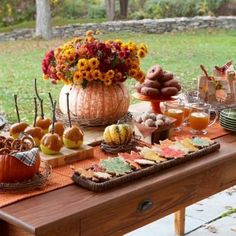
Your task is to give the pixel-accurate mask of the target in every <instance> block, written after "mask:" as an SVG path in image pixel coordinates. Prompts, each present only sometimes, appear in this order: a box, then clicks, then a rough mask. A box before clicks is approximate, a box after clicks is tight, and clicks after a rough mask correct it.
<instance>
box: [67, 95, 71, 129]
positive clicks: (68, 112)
mask: <svg viewBox="0 0 236 236" xmlns="http://www.w3.org/2000/svg"><path fill="white" fill-rule="evenodd" d="M69 95H70V94H69V93H66V101H67V102H66V105H67V114H68V120H69V125H70V128H71V126H72V125H71V118H70V105H69Z"/></svg>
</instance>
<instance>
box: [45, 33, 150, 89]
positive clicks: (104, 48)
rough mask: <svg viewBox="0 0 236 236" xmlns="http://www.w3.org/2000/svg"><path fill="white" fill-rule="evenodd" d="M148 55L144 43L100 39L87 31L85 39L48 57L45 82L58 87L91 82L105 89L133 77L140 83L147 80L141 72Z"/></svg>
mask: <svg viewBox="0 0 236 236" xmlns="http://www.w3.org/2000/svg"><path fill="white" fill-rule="evenodd" d="M146 54H147V47H146V45H145V44H144V43H141V45H140V46H137V45H136V44H135V43H134V42H129V43H125V42H123V41H122V40H119V39H116V40H107V41H105V42H103V41H101V40H99V39H97V38H96V37H95V36H94V32H93V31H87V32H86V36H85V37H84V38H82V37H79V38H75V39H73V40H71V41H69V42H67V43H65V44H64V45H62V46H60V47H58V48H57V49H55V50H51V51H49V52H47V53H46V55H45V57H44V59H43V61H42V71H43V74H44V78H45V79H51V81H52V83H54V84H56V83H58V82H59V81H62V82H63V83H64V84H74V85H82V86H83V87H86V84H87V83H88V82H90V81H95V80H96V81H101V82H102V83H104V84H105V85H111V84H113V83H118V82H124V81H125V80H126V79H127V78H128V77H132V78H134V79H136V80H137V81H139V82H143V81H144V79H145V74H144V72H143V71H142V70H141V69H140V59H141V58H143V57H145V56H146Z"/></svg>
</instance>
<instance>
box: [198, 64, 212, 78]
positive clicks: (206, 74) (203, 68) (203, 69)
mask: <svg viewBox="0 0 236 236" xmlns="http://www.w3.org/2000/svg"><path fill="white" fill-rule="evenodd" d="M200 68H201V70H202V71H203V73H204V74H205V76H206V77H207V79H209V80H210V79H211V77H210V76H209V75H208V73H207V71H206V68H205V67H204V66H203V65H200Z"/></svg>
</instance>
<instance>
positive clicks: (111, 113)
mask: <svg viewBox="0 0 236 236" xmlns="http://www.w3.org/2000/svg"><path fill="white" fill-rule="evenodd" d="M66 93H69V94H70V104H69V107H70V111H71V113H72V114H73V115H76V116H77V117H78V118H79V119H88V120H96V119H99V120H101V121H102V122H103V123H104V122H107V124H109V123H114V122H116V121H117V120H118V119H120V118H121V117H123V116H124V115H125V114H126V113H127V111H128V108H129V103H130V96H129V93H128V90H127V89H126V87H125V86H124V84H122V83H119V84H112V85H109V86H107V85H104V84H103V83H101V82H99V81H93V82H89V83H88V85H87V87H86V88H85V89H83V88H78V87H76V86H73V85H72V86H71V85H65V86H64V87H63V88H62V90H61V93H60V97H59V108H60V110H61V111H62V113H63V114H67V105H66Z"/></svg>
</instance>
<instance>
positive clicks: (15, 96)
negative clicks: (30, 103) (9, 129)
mask: <svg viewBox="0 0 236 236" xmlns="http://www.w3.org/2000/svg"><path fill="white" fill-rule="evenodd" d="M14 99H15V108H16V116H17V121H18V123H20V114H19V109H18V105H17V95H16V94H15V95H14Z"/></svg>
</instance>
